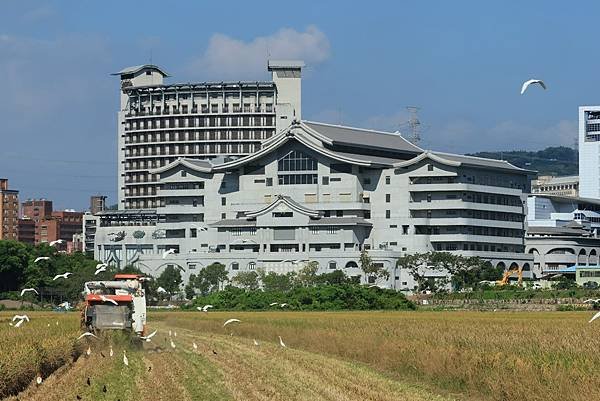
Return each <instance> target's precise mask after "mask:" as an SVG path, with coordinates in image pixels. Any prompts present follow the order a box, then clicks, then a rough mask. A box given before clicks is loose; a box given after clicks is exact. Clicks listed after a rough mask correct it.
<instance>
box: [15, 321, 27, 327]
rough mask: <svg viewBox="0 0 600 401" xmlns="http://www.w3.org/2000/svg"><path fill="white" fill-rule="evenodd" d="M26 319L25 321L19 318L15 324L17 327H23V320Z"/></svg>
mask: <svg viewBox="0 0 600 401" xmlns="http://www.w3.org/2000/svg"><path fill="white" fill-rule="evenodd" d="M24 321H25V319H21V320H19V321H18V322H17V323H16V324H15V327H17V328H19V327H21V325H22V324H23V322H24Z"/></svg>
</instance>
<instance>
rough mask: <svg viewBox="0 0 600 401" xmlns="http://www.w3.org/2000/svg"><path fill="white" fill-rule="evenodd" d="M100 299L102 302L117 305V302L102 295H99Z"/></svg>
mask: <svg viewBox="0 0 600 401" xmlns="http://www.w3.org/2000/svg"><path fill="white" fill-rule="evenodd" d="M100 299H101V300H102V302H110V303H111V304H114V305H117V306H118V305H119V303H118V302H117V301H115V300H114V299H110V298H106V297H105V296H104V295H102V294H100Z"/></svg>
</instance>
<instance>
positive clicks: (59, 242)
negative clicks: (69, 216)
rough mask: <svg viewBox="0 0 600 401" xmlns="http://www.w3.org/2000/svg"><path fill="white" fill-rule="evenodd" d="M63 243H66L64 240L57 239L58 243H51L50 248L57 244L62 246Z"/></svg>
mask: <svg viewBox="0 0 600 401" xmlns="http://www.w3.org/2000/svg"><path fill="white" fill-rule="evenodd" d="M63 242H65V240H64V239H57V240H56V241H51V242H50V246H54V245H56V244H62V243H63Z"/></svg>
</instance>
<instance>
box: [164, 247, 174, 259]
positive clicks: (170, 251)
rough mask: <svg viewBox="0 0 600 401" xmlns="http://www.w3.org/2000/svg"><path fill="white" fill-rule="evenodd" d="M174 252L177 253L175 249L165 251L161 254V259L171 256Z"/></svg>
mask: <svg viewBox="0 0 600 401" xmlns="http://www.w3.org/2000/svg"><path fill="white" fill-rule="evenodd" d="M175 252H177V250H175V249H173V248H171V249H168V250H166V251H164V252H163V253H162V257H163V259H164V258H166V257H167V256H169V255H171V254H174V253H175Z"/></svg>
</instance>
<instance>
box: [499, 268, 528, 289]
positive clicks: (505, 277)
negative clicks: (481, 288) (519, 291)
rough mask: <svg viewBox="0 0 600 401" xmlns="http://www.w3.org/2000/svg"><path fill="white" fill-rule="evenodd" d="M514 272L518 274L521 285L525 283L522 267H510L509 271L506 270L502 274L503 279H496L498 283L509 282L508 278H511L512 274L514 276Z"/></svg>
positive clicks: (504, 283) (518, 281)
mask: <svg viewBox="0 0 600 401" xmlns="http://www.w3.org/2000/svg"><path fill="white" fill-rule="evenodd" d="M513 274H516V275H517V277H518V280H517V284H518V285H521V284H522V283H523V268H522V267H514V268H512V269H508V270H507V271H505V272H504V274H503V275H502V279H500V280H498V281H496V285H499V286H503V285H506V284H508V280H509V279H510V276H512V275H513Z"/></svg>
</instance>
